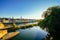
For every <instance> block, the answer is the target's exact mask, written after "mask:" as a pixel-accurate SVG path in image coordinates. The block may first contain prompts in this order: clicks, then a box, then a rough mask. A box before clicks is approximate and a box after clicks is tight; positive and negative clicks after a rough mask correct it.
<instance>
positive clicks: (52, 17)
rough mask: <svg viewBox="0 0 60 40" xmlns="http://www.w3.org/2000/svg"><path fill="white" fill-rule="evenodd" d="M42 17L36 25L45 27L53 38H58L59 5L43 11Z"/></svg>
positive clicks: (59, 26) (56, 39) (59, 24)
mask: <svg viewBox="0 0 60 40" xmlns="http://www.w3.org/2000/svg"><path fill="white" fill-rule="evenodd" d="M43 17H44V19H43V20H42V21H40V22H39V23H38V25H39V26H40V27H42V28H47V30H48V32H49V33H50V36H52V37H53V40H60V37H59V36H60V6H53V7H49V8H48V9H47V10H46V11H45V12H44V13H43ZM49 40H50V39H49Z"/></svg>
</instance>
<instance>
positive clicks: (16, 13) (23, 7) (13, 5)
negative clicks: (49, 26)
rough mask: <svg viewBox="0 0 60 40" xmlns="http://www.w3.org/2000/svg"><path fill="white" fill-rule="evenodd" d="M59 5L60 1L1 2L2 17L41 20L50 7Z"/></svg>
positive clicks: (7, 0) (12, 0)
mask: <svg viewBox="0 0 60 40" xmlns="http://www.w3.org/2000/svg"><path fill="white" fill-rule="evenodd" d="M55 5H59V6H60V0H0V17H14V18H20V17H21V16H22V18H28V19H29V18H30V19H41V18H42V17H41V15H42V13H43V12H44V11H46V9H47V8H48V7H51V6H55Z"/></svg>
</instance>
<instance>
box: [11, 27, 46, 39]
mask: <svg viewBox="0 0 60 40" xmlns="http://www.w3.org/2000/svg"><path fill="white" fill-rule="evenodd" d="M16 31H19V32H20V34H19V35H17V36H16V37H14V38H13V39H12V40H44V38H45V37H46V35H47V32H46V31H44V30H42V29H41V28H40V27H39V26H34V27H31V28H26V29H19V30H16Z"/></svg>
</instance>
